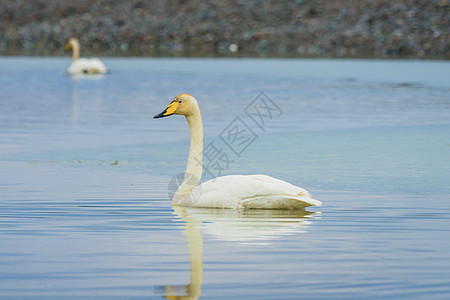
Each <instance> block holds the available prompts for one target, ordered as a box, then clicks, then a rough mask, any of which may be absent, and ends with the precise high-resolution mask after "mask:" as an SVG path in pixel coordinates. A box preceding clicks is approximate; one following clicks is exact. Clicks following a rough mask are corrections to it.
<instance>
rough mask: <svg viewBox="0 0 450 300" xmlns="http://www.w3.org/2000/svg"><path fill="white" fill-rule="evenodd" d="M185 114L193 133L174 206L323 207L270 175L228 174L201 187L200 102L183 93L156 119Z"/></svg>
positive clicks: (201, 130) (304, 191) (302, 190)
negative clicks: (182, 178)
mask: <svg viewBox="0 0 450 300" xmlns="http://www.w3.org/2000/svg"><path fill="white" fill-rule="evenodd" d="M173 114H176V115H184V116H185V117H186V120H187V122H188V125H189V130H190V133H191V146H190V149H189V158H188V163H187V167H186V172H185V174H184V180H183V182H182V183H181V185H180V186H179V187H178V189H177V191H176V192H175V194H174V196H173V198H172V205H175V206H192V207H210V208H260V209H302V208H305V207H307V206H313V205H315V206H320V205H322V203H321V202H320V201H318V200H315V199H313V198H312V197H311V195H310V194H309V193H308V192H307V191H306V190H304V189H302V188H300V187H297V186H295V185H292V184H290V183H287V182H285V181H282V180H279V179H275V178H273V177H270V176H267V175H228V176H222V177H217V178H214V179H212V180H209V181H207V182H204V183H203V184H201V185H200V186H199V183H200V178H201V175H202V169H203V124H202V116H201V113H200V108H199V105H198V102H197V100H196V99H195V98H194V97H193V96H191V95H189V94H181V95H178V96H177V97H175V99H174V100H173V101H172V102H171V103H170V104H169V106H168V107H167V108H166V109H165V110H164V111H163V112H162V113H160V114H158V115H156V116H154V118H162V117H167V116H170V115H173Z"/></svg>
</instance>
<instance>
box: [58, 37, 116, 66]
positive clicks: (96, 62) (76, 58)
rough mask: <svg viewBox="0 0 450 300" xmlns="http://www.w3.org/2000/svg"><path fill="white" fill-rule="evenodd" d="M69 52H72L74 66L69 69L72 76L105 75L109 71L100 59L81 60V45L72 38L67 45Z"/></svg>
mask: <svg viewBox="0 0 450 300" xmlns="http://www.w3.org/2000/svg"><path fill="white" fill-rule="evenodd" d="M65 49H66V50H67V51H70V50H72V64H71V65H70V66H69V68H67V72H68V73H70V74H105V73H106V72H107V71H108V70H107V69H106V66H105V65H104V64H103V62H102V61H101V60H100V59H98V58H80V43H79V42H78V40H77V39H75V38H71V39H69V41H68V42H67V44H66V47H65Z"/></svg>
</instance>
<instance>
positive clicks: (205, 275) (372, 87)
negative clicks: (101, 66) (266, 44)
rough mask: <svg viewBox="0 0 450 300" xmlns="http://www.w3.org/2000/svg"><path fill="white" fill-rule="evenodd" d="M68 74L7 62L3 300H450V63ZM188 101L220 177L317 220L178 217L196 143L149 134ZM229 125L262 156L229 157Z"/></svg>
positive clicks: (121, 64)
mask: <svg viewBox="0 0 450 300" xmlns="http://www.w3.org/2000/svg"><path fill="white" fill-rule="evenodd" d="M69 63H70V59H69V58H55V59H49V58H0V298H1V299H22V298H24V299H47V298H55V299H72V298H77V299H78V298H88V299H133V298H142V299H144V298H145V299H148V298H161V297H164V296H171V295H178V296H182V295H185V296H186V295H190V296H191V297H193V298H195V297H197V296H198V295H200V294H201V295H202V296H201V297H200V298H205V299H210V298H216V299H232V298H245V299H299V298H305V299H322V298H323V299H374V298H382V299H385V298H390V299H392V298H403V299H414V298H415V299H434V298H435V299H448V298H450V279H449V278H450V251H449V250H448V249H450V217H449V214H450V184H449V178H450V151H449V150H450V93H449V91H450V63H448V62H439V61H433V62H419V61H366V60H261V59H237V60H232V59H105V63H106V65H107V66H108V67H109V68H110V69H111V73H110V74H107V75H105V76H103V77H99V78H72V77H70V76H67V75H66V74H65V73H64V69H65V68H66V67H67V66H68V64H69ZM182 92H188V93H191V94H193V95H194V96H196V97H197V99H198V100H199V102H200V106H201V108H202V113H203V118H204V125H205V139H206V140H205V146H206V145H208V146H209V147H210V149H215V150H218V151H219V152H220V153H221V154H222V155H225V156H226V157H227V159H228V160H227V164H222V165H221V169H220V173H221V174H222V175H225V174H252V173H263V174H268V175H272V176H275V177H278V178H280V179H284V180H287V181H289V182H291V183H293V184H296V185H299V186H302V187H304V188H306V189H308V190H310V191H311V192H312V193H313V194H314V196H315V197H316V198H317V199H319V200H321V201H322V202H323V203H324V205H323V206H322V207H319V208H308V209H307V210H306V211H304V212H270V211H246V212H240V211H234V210H225V211H222V210H212V209H177V210H174V209H173V208H172V207H171V205H170V201H169V199H168V196H167V195H168V183H169V181H170V180H171V178H172V177H173V176H175V175H177V174H179V173H181V172H183V171H184V168H185V163H186V159H187V152H188V128H187V124H186V123H185V120H184V118H182V117H179V116H173V117H171V118H165V119H160V120H153V119H152V116H153V115H155V114H157V113H159V112H161V111H162V110H163V109H164V108H165V107H166V105H167V104H168V103H169V102H170V101H171V99H172V98H173V97H174V96H176V95H177V94H179V93H182ZM261 92H264V94H261ZM261 101H262V102H261ZM264 101H265V102H264ZM262 103H266V104H269V106H268V107H269V110H267V109H265V108H264V106H261V104H262ZM258 107H259V112H260V113H261V114H260V116H258V115H255V114H253V115H252V114H251V112H252V111H253V112H254V109H255V108H258ZM266 108H267V107H266ZM270 108H272V109H270ZM246 112H247V113H248V114H247V113H246ZM269 114H270V115H269ZM252 117H253V118H252ZM233 122H234V123H233ZM236 122H240V123H239V124H240V126H247V127H246V128H248V130H247V132H248V133H249V134H250V136H249V138H251V139H250V141H251V143H247V144H244V145H243V146H242V145H236V144H232V142H230V140H227V135H226V133H227V132H228V131H227V130H229V129H230V128H232V126H233V124H234V125H236V124H237V123H236ZM262 122H264V123H262ZM241 128H242V127H241ZM228 137H229V136H228ZM230 143H231V144H230ZM244 146H245V147H244ZM222 163H224V162H223V161H222ZM210 170H211V172H209V174H204V175H206V176H205V178H206V179H207V178H208V177H212V176H216V175H218V172H219V170H218V169H217V168H216V169H214V168H211V169H210ZM205 173H206V172H205Z"/></svg>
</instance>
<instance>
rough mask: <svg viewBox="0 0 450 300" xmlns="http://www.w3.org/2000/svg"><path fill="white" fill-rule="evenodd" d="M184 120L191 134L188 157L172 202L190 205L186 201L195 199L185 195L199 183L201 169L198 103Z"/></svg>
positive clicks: (201, 126) (201, 128)
mask: <svg viewBox="0 0 450 300" xmlns="http://www.w3.org/2000/svg"><path fill="white" fill-rule="evenodd" d="M186 120H187V123H188V125H189V131H190V135H191V144H190V148H189V157H188V163H187V167H186V171H185V173H184V180H183V182H182V183H181V185H180V186H179V187H178V190H177V191H176V193H175V195H174V197H173V199H172V204H174V205H185V206H190V205H192V203H188V202H195V199H190V198H192V197H187V196H188V195H189V194H190V192H191V191H192V190H193V189H195V188H196V187H197V186H198V185H199V183H200V179H201V177H202V171H203V122H202V116H201V114H200V109H199V108H198V105H197V107H196V109H195V110H194V111H193V113H191V114H189V115H187V116H186Z"/></svg>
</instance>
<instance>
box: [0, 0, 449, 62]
mask: <svg viewBox="0 0 450 300" xmlns="http://www.w3.org/2000/svg"><path fill="white" fill-rule="evenodd" d="M448 12H449V1H447V0H430V1H420V0H406V1H397V0H394V1H385V0H362V1H359V0H335V1H317V0H314V1H313V0H297V1H261V0H251V1H232V0H226V1H183V0H180V1H162V0H161V1H136V0H135V1H119V0H99V1H88V0H80V1H57V0H31V1H25V0H3V1H2V2H1V4H0V20H1V21H0V33H1V36H0V55H33V56H34V55H39V56H53V55H57V56H61V55H65V54H64V45H65V43H66V41H67V39H68V38H70V37H77V38H78V39H79V40H80V43H81V45H82V55H100V56H183V57H191V56H192V57H200V56H202V57H211V56H213V57H217V56H219V57H221V56H225V57H226V56H237V57H239V56H245V57H339V58H415V59H449V57H450V55H449V53H450V51H449V50H450V47H449V37H450V32H449V13H448Z"/></svg>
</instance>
